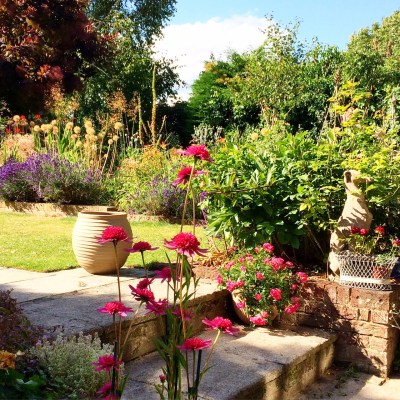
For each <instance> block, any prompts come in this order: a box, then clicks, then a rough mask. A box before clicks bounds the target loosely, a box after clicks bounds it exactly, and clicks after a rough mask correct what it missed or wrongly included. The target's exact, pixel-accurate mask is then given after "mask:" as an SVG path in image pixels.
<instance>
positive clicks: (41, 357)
mask: <svg viewBox="0 0 400 400" xmlns="http://www.w3.org/2000/svg"><path fill="white" fill-rule="evenodd" d="M112 352H113V349H112V346H111V345H102V344H101V342H100V339H99V337H98V336H97V334H95V335H94V337H92V335H87V336H84V335H83V334H82V333H80V334H79V336H78V337H75V336H72V337H69V338H67V337H64V336H63V335H61V334H60V335H58V336H57V338H56V339H55V340H54V341H49V340H47V339H43V340H42V341H39V342H38V343H37V344H36V346H35V347H33V348H31V349H30V352H29V353H30V356H32V357H35V358H37V359H38V361H39V364H40V366H41V368H43V369H44V372H45V373H46V374H47V375H48V377H49V382H51V384H52V385H53V386H54V387H56V388H57V392H58V395H59V396H60V397H61V398H65V397H66V398H69V399H81V398H94V397H95V394H96V391H97V390H98V389H99V388H100V387H101V386H102V385H104V384H105V383H106V382H107V381H108V379H109V377H108V374H107V373H106V372H104V371H100V372H96V371H95V367H94V366H93V362H95V361H97V360H98V358H99V357H100V356H102V355H106V354H112Z"/></svg>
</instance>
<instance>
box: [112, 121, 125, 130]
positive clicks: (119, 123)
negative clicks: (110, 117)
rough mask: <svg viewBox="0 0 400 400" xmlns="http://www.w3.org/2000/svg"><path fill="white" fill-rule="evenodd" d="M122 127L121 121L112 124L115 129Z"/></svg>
mask: <svg viewBox="0 0 400 400" xmlns="http://www.w3.org/2000/svg"><path fill="white" fill-rule="evenodd" d="M123 127H124V125H122V124H121V122H116V123H115V124H114V129H115V130H116V131H120V130H121V129H122V128H123Z"/></svg>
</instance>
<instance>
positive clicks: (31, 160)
mask: <svg viewBox="0 0 400 400" xmlns="http://www.w3.org/2000/svg"><path fill="white" fill-rule="evenodd" d="M101 193H102V186H101V174H100V173H99V172H97V171H93V170H90V169H87V168H86V167H84V166H83V165H82V164H80V163H71V162H70V161H68V160H66V159H65V158H62V157H61V156H59V155H57V154H56V153H42V154H41V153H34V154H33V155H31V156H30V157H28V159H27V160H26V161H24V162H20V163H19V162H16V161H14V160H12V159H11V160H8V161H7V162H6V163H5V164H4V165H3V166H1V167H0V197H1V198H3V199H5V200H8V201H45V202H55V203H59V204H90V203H101Z"/></svg>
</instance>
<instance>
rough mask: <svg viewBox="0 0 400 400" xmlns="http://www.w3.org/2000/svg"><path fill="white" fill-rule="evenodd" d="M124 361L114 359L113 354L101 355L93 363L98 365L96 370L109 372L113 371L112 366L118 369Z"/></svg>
mask: <svg viewBox="0 0 400 400" xmlns="http://www.w3.org/2000/svg"><path fill="white" fill-rule="evenodd" d="M123 363H124V362H123V361H121V360H116V361H114V356H112V355H105V356H100V357H99V359H98V360H97V361H95V362H94V363H93V365H95V366H97V368H96V369H95V371H106V372H107V373H108V372H110V371H111V368H115V369H116V370H118V369H119V366H120V365H122V364H123Z"/></svg>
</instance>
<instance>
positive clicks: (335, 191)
mask: <svg viewBox="0 0 400 400" xmlns="http://www.w3.org/2000/svg"><path fill="white" fill-rule="evenodd" d="M369 97H370V96H369V93H366V92H363V91H362V90H358V89H357V85H355V84H354V83H348V84H346V85H343V87H342V88H341V89H340V90H338V92H337V94H336V96H334V97H333V98H331V102H332V107H331V109H330V123H331V124H332V125H331V127H328V126H326V127H325V128H324V130H323V131H322V132H321V134H320V135H319V136H318V137H317V138H314V135H311V134H308V133H307V132H302V133H298V134H296V135H295V136H293V135H292V134H290V133H288V132H285V129H284V127H285V125H283V128H282V125H281V126H279V124H277V125H276V126H275V128H274V129H267V128H263V129H262V130H261V131H260V132H258V133H257V132H252V133H251V134H248V135H247V136H245V137H243V138H242V140H241V141H240V140H239V141H238V137H237V136H233V138H230V137H229V135H228V140H227V142H226V143H225V144H224V145H223V146H221V147H220V148H219V151H218V152H217V153H216V154H215V156H214V160H215V163H214V164H212V165H211V166H210V173H209V175H208V187H207V188H206V190H207V192H208V193H209V196H208V199H207V201H206V203H205V204H204V207H207V208H208V212H209V216H208V221H209V227H208V230H209V232H210V233H213V234H223V235H224V236H225V237H227V238H228V239H229V240H230V241H232V242H238V243H240V244H243V245H245V246H246V247H252V246H253V245H254V244H255V243H257V242H258V243H260V242H263V241H267V240H271V239H272V240H273V241H274V243H275V244H278V246H279V248H280V250H282V249H284V248H285V245H289V246H290V247H292V248H294V249H296V248H299V247H300V245H301V244H302V246H301V247H302V248H303V249H306V248H309V247H310V245H312V246H314V249H313V252H314V253H316V254H319V258H320V260H321V261H322V259H323V258H324V256H325V255H326V253H327V251H328V250H329V241H328V239H329V233H330V231H331V230H332V229H333V227H334V226H335V223H336V221H337V219H338V217H339V215H340V213H341V211H342V209H343V204H344V201H345V197H346V195H345V190H344V185H343V172H344V171H345V170H346V169H350V168H351V169H356V170H359V171H360V172H361V173H362V174H364V175H367V176H369V177H371V178H372V179H373V183H372V184H370V185H369V186H368V187H365V188H361V189H362V190H363V191H364V192H365V193H366V197H367V200H368V203H369V208H370V210H371V212H372V214H373V216H374V220H375V223H376V224H377V225H386V226H390V227H391V229H392V231H391V232H390V233H391V234H393V235H398V234H399V233H400V232H399V228H398V227H399V226H400V214H399V212H398V209H399V202H400V193H399V191H398V188H399V187H400V178H399V177H400V163H399V161H400V147H399V139H398V135H397V133H398V125H397V122H396V119H395V118H394V119H393V118H389V119H388V118H387V116H385V115H379V116H378V117H379V118H378V119H376V120H372V119H370V118H368V114H367V113H366V112H365V109H366V108H367V107H368V98H369ZM393 115H394V114H393Z"/></svg>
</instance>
